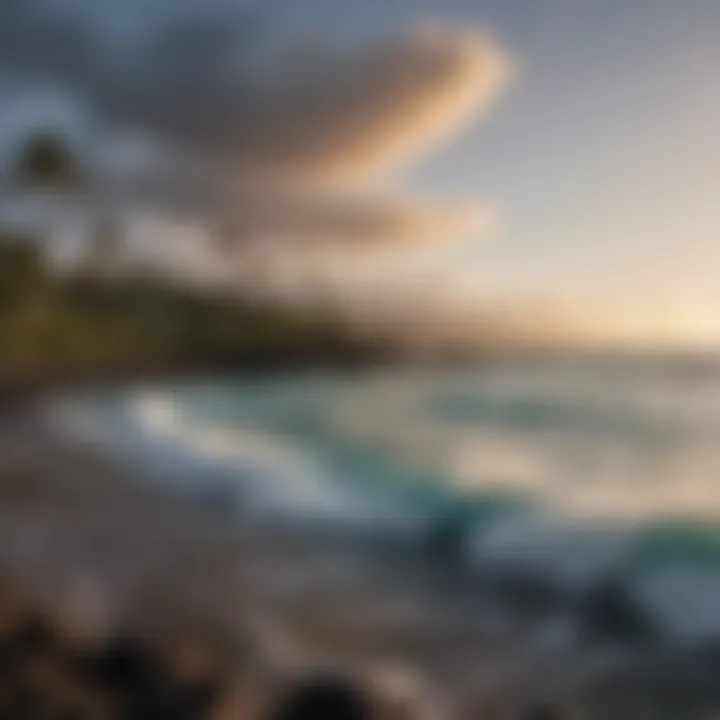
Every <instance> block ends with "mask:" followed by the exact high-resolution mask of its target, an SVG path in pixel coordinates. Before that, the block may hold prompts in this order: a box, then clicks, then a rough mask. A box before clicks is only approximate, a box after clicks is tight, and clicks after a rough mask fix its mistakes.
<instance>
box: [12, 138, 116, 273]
mask: <svg viewBox="0 0 720 720" xmlns="http://www.w3.org/2000/svg"><path fill="white" fill-rule="evenodd" d="M11 184H12V186H14V187H15V188H17V189H20V190H22V191H29V192H40V193H49V194H50V195H51V196H53V197H56V198H57V197H58V196H63V195H66V194H72V195H80V196H82V197H83V199H84V200H86V201H87V202H88V203H89V205H90V206H91V210H92V212H94V213H96V219H95V221H94V223H93V229H92V231H91V233H90V235H91V238H90V242H89V249H88V252H87V257H86V260H85V263H84V266H83V271H86V272H88V273H89V274H90V275H93V276H98V275H102V274H106V273H107V271H109V270H110V268H111V266H112V264H113V262H114V261H115V259H116V257H117V254H118V250H119V244H120V243H119V234H118V229H117V224H116V223H115V222H114V220H113V219H112V218H111V217H110V216H109V214H108V212H107V211H106V209H105V208H104V207H103V205H104V203H103V198H101V197H99V196H98V195H97V194H95V193H97V190H98V188H97V187H95V184H96V179H95V178H93V177H92V175H91V173H90V172H89V170H88V168H87V167H86V166H85V165H84V163H82V161H81V160H80V158H79V156H78V154H77V153H76V152H75V150H74V149H73V148H72V147H71V145H70V143H69V142H68V140H67V138H66V137H65V136H64V135H63V134H61V133H59V132H57V131H55V130H51V129H45V130H40V131H38V132H36V133H34V134H33V135H31V136H30V137H29V138H28V139H27V140H26V141H25V142H24V144H23V146H22V147H21V149H20V152H19V153H18V156H17V162H16V163H15V167H14V169H13V171H12V176H11Z"/></svg>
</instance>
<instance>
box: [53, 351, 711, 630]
mask: <svg viewBox="0 0 720 720" xmlns="http://www.w3.org/2000/svg"><path fill="white" fill-rule="evenodd" d="M58 408H59V409H60V412H59V414H60V415H62V420H63V422H64V424H65V425H66V426H72V428H73V429H74V431H75V432H76V433H82V434H84V436H85V437H91V436H92V437H94V438H95V439H98V440H100V441H101V442H102V443H103V444H104V445H106V446H109V447H112V448H114V449H115V450H116V451H118V452H121V453H123V454H124V455H126V456H128V457H132V458H134V459H135V460H137V461H138V462H141V463H143V464H144V465H145V466H146V467H148V468H151V469H152V470H153V471H154V472H155V476H156V477H157V478H158V479H159V480H161V481H162V482H165V483H174V484H176V485H177V487H178V488H183V489H190V490H192V491H197V492H198V497H203V498H204V499H205V500H207V498H208V497H210V498H211V499H212V498H214V499H215V501H216V502H217V503H219V504H220V505H222V507H223V509H224V510H226V511H232V508H233V505H234V504H237V505H238V507H242V508H244V510H245V511H246V512H247V509H248V507H252V509H253V513H254V515H255V516H256V517H263V518H266V519H269V520H270V521H274V522H293V521H297V522H304V523H306V524H308V526H315V527H325V526H329V527H333V528H334V531H337V530H338V529H341V530H346V531H347V532H348V533H350V532H367V533H374V532H375V533H388V532H397V533H399V534H402V535H404V536H417V537H418V538H424V540H425V541H427V540H428V539H430V540H431V541H432V540H436V541H438V540H439V541H442V543H444V547H445V550H447V549H448V547H449V546H451V547H452V552H453V553H456V554H457V555H459V556H461V557H462V560H463V562H464V563H466V564H468V565H469V566H471V567H472V568H473V569H474V570H476V571H477V572H479V573H481V572H484V573H485V575H486V576H487V575H488V574H491V573H497V574H498V575H500V574H504V575H507V574H508V573H513V574H515V575H518V576H522V575H527V576H532V577H535V578H542V579H543V582H546V583H548V584H550V585H552V586H553V587H555V588H556V589H557V590H558V591H559V592H561V593H564V594H566V595H567V596H568V597H578V596H582V595H584V594H586V593H588V592H592V590H593V588H594V587H599V586H600V585H602V584H603V583H605V582H607V581H608V580H609V579H612V580H613V581H617V580H620V581H621V582H622V583H624V586H625V587H626V588H627V589H628V592H629V593H630V594H631V595H632V597H633V598H634V599H635V600H636V602H637V603H638V605H639V606H641V607H642V608H644V611H645V612H646V613H647V616H648V617H649V618H652V619H653V620H654V621H655V623H656V625H657V627H658V628H660V631H661V632H664V633H666V634H667V635H668V637H672V638H675V639H679V640H683V641H687V640H695V639H698V638H702V639H707V638H708V637H714V636H715V634H716V633H717V632H718V631H720V363H714V362H711V361H703V362H701V361H698V360H694V361H689V360H685V361H680V360H678V359H667V358H665V359H663V358H646V357H645V358H640V357H636V358H627V357H626V358H622V359H620V358H615V359H612V358H610V359H608V358H605V359H599V358H584V359H583V358H575V359H568V358H565V359H555V360H550V359H545V360H535V361H532V360H529V359H525V360H517V361H513V362H506V363H499V362H498V363H491V364H485V365H484V366H482V367H478V368H470V369H468V368H465V369H461V370H459V369H452V370H449V369H437V368H432V369H431V368H393V369H386V370H379V371H375V372H369V371H368V372H363V373H355V374H346V373H336V374H333V373H328V372H322V373H321V372H317V373H303V374H294V373H287V374H284V375H268V376H254V377H243V376H237V377H226V378H218V377H213V378H197V379H194V380H188V381H182V382H180V381H174V382H168V383H164V384H163V383H156V384H152V385H144V386H136V387H131V388H127V389H124V390H119V391H118V390H116V391H109V392H106V393H102V394H95V395H93V396H83V397H74V398H72V399H70V400H68V399H65V400H64V401H62V402H61V403H59V405H58ZM58 408H56V410H58ZM206 491H207V492H206ZM203 493H205V494H203ZM431 544H432V543H429V545H431Z"/></svg>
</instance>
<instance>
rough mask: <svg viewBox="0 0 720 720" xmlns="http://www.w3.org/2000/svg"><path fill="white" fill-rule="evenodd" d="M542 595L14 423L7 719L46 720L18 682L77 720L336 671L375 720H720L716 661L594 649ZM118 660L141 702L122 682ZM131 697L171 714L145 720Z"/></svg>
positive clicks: (638, 646) (5, 488) (10, 429)
mask: <svg viewBox="0 0 720 720" xmlns="http://www.w3.org/2000/svg"><path fill="white" fill-rule="evenodd" d="M535 599H536V598H534V597H532V592H528V591H527V589H526V590H525V591H523V592H521V593H516V594H515V595H512V594H508V593H507V592H505V593H501V592H499V591H498V589H497V587H496V586H495V584H494V583H493V582H490V581H489V579H487V578H484V577H482V576H480V575H479V574H478V573H477V572H474V571H472V570H471V569H469V568H468V567H466V566H465V565H464V564H463V563H462V560H461V559H459V558H455V559H449V558H448V557H447V556H439V555H433V554H432V553H429V552H428V548H427V547H426V546H424V545H423V544H422V543H421V542H418V541H410V540H407V539H403V538H399V537H398V538H393V537H389V536H386V535H382V534H379V533H378V534H373V533H368V532H365V533H361V532H349V531H343V530H342V529H340V528H335V529H332V528H327V527H324V528H315V529H313V528H310V527H308V526H307V525H304V526H303V525H301V524H298V523H292V522H284V523H278V522H277V521H275V522H260V521H259V520H258V519H257V518H256V517H253V516H250V515H248V514H247V513H244V512H243V508H242V507H239V508H235V507H229V506H228V504H227V503H226V502H225V499H224V498H223V496H222V494H220V495H217V494H213V493H209V494H208V495H207V496H200V497H199V496H198V495H197V494H188V493H182V492H179V491H178V492H173V491H170V490H168V489H167V488H166V487H162V486H160V485H158V484H157V483H153V482H151V481H150V479H149V478H145V477H143V476H142V475H141V474H140V473H139V472H138V470H137V469H136V468H131V467H130V466H127V465H124V464H123V463H122V462H119V461H118V460H117V458H113V459H110V458H109V457H108V456H106V455H105V454H104V453H103V452H101V451H100V449H99V448H96V447H89V446H83V445H81V444H79V443H78V442H76V441H75V442H73V441H70V440H69V439H68V438H67V437H65V436H61V435H60V433H59V432H58V431H57V429H56V428H50V427H49V426H48V423H47V422H45V421H44V419H43V417H42V415H41V413H40V412H39V411H38V410H37V409H36V408H33V407H31V406H30V405H29V404H27V403H25V404H22V405H21V404H15V405H13V406H9V407H7V408H6V409H4V410H3V412H2V414H1V415H0V646H2V647H3V648H6V647H12V648H16V649H17V647H20V649H21V650H22V652H21V655H22V654H23V653H24V655H23V657H25V656H27V657H28V658H30V659H29V660H23V661H22V662H20V661H19V660H16V658H17V655H12V654H11V655H10V656H8V657H10V658H11V661H10V662H9V667H10V669H7V667H8V662H6V664H5V665H6V672H5V676H4V679H3V684H2V685H1V686H0V717H21V716H23V717H30V718H32V717H41V716H42V717H45V715H41V714H38V713H35V714H33V712H34V711H31V712H30V714H27V713H26V714H25V715H20V714H18V711H17V705H15V706H11V705H8V703H11V702H16V701H17V695H18V691H17V688H18V687H20V688H25V689H26V690H27V688H30V689H31V690H32V692H34V693H36V694H38V693H39V694H41V695H43V694H47V695H48V697H49V696H52V697H53V698H55V697H56V696H57V697H58V698H60V699H58V700H57V703H60V705H62V703H65V705H63V707H66V706H67V703H71V705H72V703H75V704H74V705H72V708H73V709H74V710H75V711H76V714H75V715H73V716H72V717H87V718H95V717H98V718H100V717H108V718H114V717H117V718H125V717H127V718H131V717H148V718H151V717H157V718H173V717H177V718H215V719H216V720H223V719H224V718H239V717H243V718H244V717H247V718H251V717H262V716H264V715H265V714H266V713H267V712H268V711H269V709H270V708H272V706H273V704H274V703H276V702H277V700H278V698H280V697H281V696H282V695H283V693H285V692H286V691H287V689H288V688H289V687H291V686H292V684H293V683H295V682H297V681H298V680H302V679H303V678H307V677H312V676H315V675H317V674H324V673H328V672H332V673H342V674H343V675H347V676H348V677H351V678H353V679H355V680H356V682H357V683H359V685H360V686H361V687H363V688H364V689H365V691H366V692H367V693H368V696H369V697H370V698H372V706H373V708H374V712H375V714H376V716H377V717H391V716H392V717H400V716H401V715H402V716H403V717H439V718H441V717H448V718H508V719H511V718H512V719H514V718H532V717H538V718H542V717H562V718H655V717H657V718H678V719H679V718H694V717H697V718H711V717H715V715H713V714H712V713H713V711H714V712H719V711H720V653H719V654H718V655H715V654H714V653H710V652H708V651H707V650H705V651H704V654H702V653H700V652H699V651H698V650H690V649H683V650H680V649H679V648H667V647H664V646H663V645H662V644H661V643H658V642H653V640H652V638H651V639H649V640H648V639H646V640H645V641H644V642H642V643H639V642H637V641H636V640H635V639H631V638H628V639H623V638H620V640H618V639H614V640H613V641H612V642H611V641H610V639H609V638H602V637H601V638H599V639H597V638H596V639H595V640H594V641H593V642H592V644H590V643H588V642H585V643H582V642H579V641H578V640H577V639H576V637H575V635H574V634H573V633H571V632H569V631H568V614H567V608H564V607H563V608H561V607H553V605H552V602H550V603H548V602H547V601H546V600H545V601H543V602H540V598H539V596H538V598H537V600H538V602H534V601H535ZM38 628H40V630H38ZM18 652H19V651H18ZM108 657H109V658H111V660H108ZM118 657H120V658H121V659H122V658H124V660H123V661H122V662H120V666H121V667H124V668H126V670H127V666H128V665H131V666H132V667H133V668H135V670H134V671H133V672H135V675H132V673H130V674H131V675H132V677H134V678H135V680H133V682H135V683H136V685H138V687H141V688H142V692H140V700H138V699H137V698H136V697H135V696H136V695H137V694H138V693H137V692H136V690H137V688H136V689H135V690H133V691H132V692H131V690H129V689H128V687H129V685H128V683H129V682H130V681H128V680H127V678H125V680H124V682H125V685H123V684H122V683H120V685H118V682H117V678H115V676H114V675H113V676H112V678H111V680H112V681H111V680H108V678H107V667H108V666H110V667H111V668H113V672H116V671H117V665H118V660H117V658H118ZM13 658H15V659H13ZM128 658H130V659H128ZM0 659H2V654H1V653H0ZM123 662H124V665H123ZM113 663H114V664H113ZM26 665H27V666H29V668H30V670H27V668H26ZM37 666H40V667H43V668H45V670H44V671H43V672H37V671H36V670H37ZM17 667H22V668H24V669H23V670H22V672H21V673H20V674H19V675H18V673H17V672H16V668H17ZM138 667H142V668H144V669H143V670H142V672H140V671H139V670H137V668H138ZM48 668H49V669H48ZM11 671H12V672H11ZM103 673H105V674H103ZM121 674H122V673H121ZM125 674H126V675H127V672H126V673H125ZM111 675H112V673H111ZM136 676H137V677H136ZM18 677H20V679H18ZM123 677H125V676H123ZM148 678H151V680H149V679H148ZM13 683H15V684H14V685H13ZM18 683H19V684H18ZM23 683H24V684H23ZM113 683H114V684H113ZM130 684H132V683H130ZM133 687H135V686H133ZM8 688H10V689H8ZM128 693H129V695H128ZM133 693H135V694H133ZM130 695H131V696H132V697H133V698H135V699H134V700H133V702H136V703H137V702H146V703H150V700H149V699H148V698H151V699H152V702H154V703H155V705H152V703H150V705H149V706H148V707H150V710H148V709H147V708H145V710H144V711H143V712H145V714H144V715H142V714H141V713H140V712H139V711H138V709H137V707H138V706H137V705H135V706H133V705H132V704H128V703H129V701H128V699H127V698H128V697H129V696H130ZM68 697H70V698H71V700H68V699H67V698H68ZM158 697H159V698H160V700H158ZM81 699H82V702H81ZM71 701H72V702H71ZM53 702H55V700H53ZM163 702H164V703H165V705H163V704H162V703H163ZM3 703H5V705H4V704H3ZM173 703H174V704H173ZM6 706H7V707H15V708H16V710H15V711H12V710H11V711H7V710H4V708H6ZM153 707H154V708H155V710H153V709H152V708H153ZM158 708H159V709H158ZM550 710H552V711H555V710H558V711H561V713H560V714H557V715H552V714H550V715H548V714H543V713H547V712H549V711H550ZM3 712H5V713H6V714H4V715H3V714H2V713H3ZM8 712H9V714H8ZM153 712H154V713H155V714H153ZM78 713H79V714H78ZM83 713H84V714H83ZM163 713H164V714H163ZM533 713H534V714H533ZM48 716H49V717H60V716H61V715H60V714H50V715H48ZM63 717H64V716H63ZM68 717H69V716H68Z"/></svg>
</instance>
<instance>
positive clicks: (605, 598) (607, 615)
mask: <svg viewBox="0 0 720 720" xmlns="http://www.w3.org/2000/svg"><path fill="white" fill-rule="evenodd" d="M580 619H581V628H582V631H583V633H584V634H585V636H586V638H590V639H596V640H603V639H606V640H620V641H627V642H642V643H644V642H648V641H651V640H652V639H653V637H655V635H656V632H655V628H654V627H653V623H652V622H651V620H650V618H648V617H647V616H646V614H645V613H644V612H643V610H642V608H640V607H639V606H638V604H637V602H635V600H633V598H632V596H631V594H630V592H629V590H628V588H627V586H626V584H625V583H624V582H623V581H622V580H621V579H619V578H610V579H608V580H606V581H604V582H603V583H602V584H600V585H598V586H596V587H595V588H593V589H592V590H590V591H589V592H588V594H587V595H586V596H585V598H584V601H583V603H582V606H581V609H580Z"/></svg>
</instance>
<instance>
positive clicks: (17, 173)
mask: <svg viewBox="0 0 720 720" xmlns="http://www.w3.org/2000/svg"><path fill="white" fill-rule="evenodd" d="M13 175H14V177H13V180H14V183H13V184H15V185H16V186H18V187H20V188H22V189H26V190H50V191H52V192H62V191H79V190H83V189H85V188H86V186H87V174H86V172H85V168H83V167H82V164H81V163H80V161H79V159H78V157H77V155H76V154H75V152H74V151H73V150H72V148H71V147H70V145H69V144H68V142H67V141H66V139H65V138H64V137H63V136H62V135H60V134H58V133H56V132H54V131H46V130H44V131H40V132H38V133H36V134H35V135H33V136H32V137H30V138H29V139H28V140H26V141H25V144H24V146H23V147H22V149H21V151H20V153H19V157H18V161H17V163H16V165H15V168H14V173H13Z"/></svg>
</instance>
